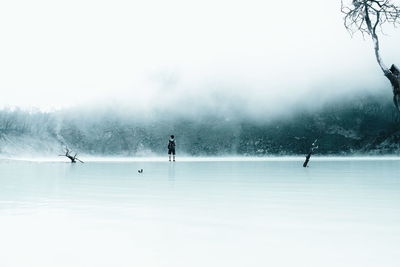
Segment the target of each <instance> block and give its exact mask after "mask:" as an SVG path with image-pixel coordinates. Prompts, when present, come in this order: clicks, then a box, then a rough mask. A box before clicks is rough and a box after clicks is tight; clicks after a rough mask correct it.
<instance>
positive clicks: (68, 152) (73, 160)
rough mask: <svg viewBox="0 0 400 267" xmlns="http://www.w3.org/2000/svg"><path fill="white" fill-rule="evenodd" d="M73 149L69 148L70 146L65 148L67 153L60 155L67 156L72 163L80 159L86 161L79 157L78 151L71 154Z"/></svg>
mask: <svg viewBox="0 0 400 267" xmlns="http://www.w3.org/2000/svg"><path fill="white" fill-rule="evenodd" d="M70 152H71V150H69V149H68V147H66V148H65V155H59V156H60V157H61V156H63V157H67V158H69V159H70V160H71V163H76V161H79V162H81V163H84V162H83V161H82V160H80V159H78V158H77V157H76V156H77V155H78V153H75V155H74V156H71V155H70Z"/></svg>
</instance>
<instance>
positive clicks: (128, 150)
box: [0, 97, 400, 156]
mask: <svg viewBox="0 0 400 267" xmlns="http://www.w3.org/2000/svg"><path fill="white" fill-rule="evenodd" d="M261 115H262V114H261ZM267 118H268V114H265V119H246V118H244V117H240V116H234V115H232V114H230V115H229V116H228V115H221V114H220V115H218V114H214V115H201V116H198V117H195V118H194V117H185V116H180V117H179V116H175V115H174V116H168V114H165V113H164V114H153V115H151V116H150V115H149V116H147V117H146V118H143V117H141V116H138V115H135V116H130V114H124V113H123V112H116V111H112V110H102V111H100V110H97V111H90V112H84V111H81V112H71V110H64V111H57V112H50V113H44V112H39V111H23V110H19V109H13V110H12V109H3V110H1V111H0V153H1V154H3V155H13V156H18V155H32V154H36V155H48V156H50V155H53V156H54V155H57V154H60V153H61V152H62V151H63V146H68V147H69V148H71V149H73V150H74V151H78V152H79V153H80V154H86V155H97V156H151V155H162V154H165V153H166V146H167V142H168V137H169V135H170V134H174V135H175V136H176V139H177V151H178V154H180V155H193V156H200V155H227V154H228V155H245V156H264V155H302V154H305V153H307V151H308V149H309V147H310V144H311V143H312V142H313V141H314V139H316V138H318V139H319V149H318V151H317V153H318V154H321V155H332V154H335V155H351V154H360V153H362V154H393V153H398V152H400V146H399V141H400V123H399V121H400V120H399V115H398V114H397V113H396V112H395V109H394V108H393V104H392V103H391V102H389V101H388V98H380V97H364V98H355V99H352V100H348V101H346V102H344V103H331V104H329V105H325V106H324V107H323V108H321V109H320V110H309V111H306V110H303V111H298V112H296V113H294V114H292V115H285V116H281V117H275V118H268V119H267Z"/></svg>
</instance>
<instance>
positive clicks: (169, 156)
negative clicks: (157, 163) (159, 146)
mask: <svg viewBox="0 0 400 267" xmlns="http://www.w3.org/2000/svg"><path fill="white" fill-rule="evenodd" d="M168 159H169V161H171V149H168Z"/></svg>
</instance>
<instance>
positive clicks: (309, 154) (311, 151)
mask: <svg viewBox="0 0 400 267" xmlns="http://www.w3.org/2000/svg"><path fill="white" fill-rule="evenodd" d="M317 141H318V139H315V141H314V143H312V144H311V149H310V152H309V153H308V154H307V155H306V161H304V163H303V167H304V168H306V167H307V165H308V162H309V161H310V158H311V155H312V154H313V153H314V151H315V150H317V148H318V146H317V145H316V144H317Z"/></svg>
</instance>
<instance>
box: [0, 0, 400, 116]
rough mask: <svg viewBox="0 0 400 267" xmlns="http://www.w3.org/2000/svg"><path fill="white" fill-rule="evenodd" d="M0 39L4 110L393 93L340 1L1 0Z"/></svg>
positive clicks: (387, 47) (390, 45) (388, 44)
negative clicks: (347, 22)
mask: <svg viewBox="0 0 400 267" xmlns="http://www.w3.org/2000/svg"><path fill="white" fill-rule="evenodd" d="M387 32H388V33H389V36H386V37H384V38H383V39H382V52H383V57H384V59H385V61H387V64H388V65H389V63H395V62H397V64H400V50H399V49H398V44H399V43H400V30H399V31H397V32H395V31H390V30H388V31H387ZM0 38H1V41H0V92H1V97H0V106H3V107H4V106H22V107H39V108H42V109H53V108H60V107H66V106H73V105H78V104H85V103H90V104H91V105H93V104H101V103H130V104H132V105H135V106H139V107H144V108H150V109H151V108H153V107H157V106H160V105H166V104H165V103H173V101H176V103H177V104H176V105H180V104H182V105H185V104H186V105H191V103H192V102H196V103H197V102H205V103H208V102H210V101H216V103H219V102H224V101H225V102H226V101H227V102H229V99H231V98H232V99H242V100H243V101H245V102H244V103H249V104H252V105H256V106H257V105H264V104H265V103H271V104H272V103H276V102H279V101H283V100H284V99H287V98H288V97H290V98H291V99H292V100H295V99H297V98H300V97H301V95H303V94H304V93H305V92H308V93H315V92H318V93H319V94H322V95H325V93H326V94H327V95H329V94H330V93H331V92H337V91H343V92H345V91H348V90H357V88H358V90H364V89H365V88H367V89H368V88H370V89H371V88H372V89H373V90H389V91H390V88H389V84H386V81H385V80H384V78H383V77H382V74H381V73H380V70H379V68H378V67H377V65H376V63H375V59H374V55H373V50H372V44H371V42H370V41H369V40H366V41H364V40H363V39H362V37H361V36H356V37H354V38H353V39H351V37H350V36H349V34H348V33H347V32H346V31H345V29H344V27H343V22H342V14H341V13H340V1H339V0H304V1H298V0H287V1H268V0H236V1H235V0H229V1H228V0H202V1H193V0H169V1H165V0H146V1H132V0H131V1H123V0H113V1H101V0H96V1H92V0H79V1H78V0H71V1H55V0H48V1H46V0H36V1H27V0H13V1H1V2H0ZM385 86H386V87H388V88H386V87H385ZM378 87H379V88H378ZM382 88H383V89H382ZM385 88H386V89H385ZM197 104H198V103H197Z"/></svg>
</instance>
